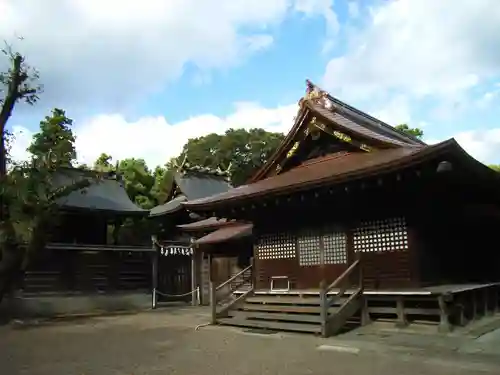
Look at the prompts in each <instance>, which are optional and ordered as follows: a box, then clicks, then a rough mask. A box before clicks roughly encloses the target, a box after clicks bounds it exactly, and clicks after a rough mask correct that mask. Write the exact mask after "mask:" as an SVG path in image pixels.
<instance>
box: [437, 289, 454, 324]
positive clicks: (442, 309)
mask: <svg viewBox="0 0 500 375" xmlns="http://www.w3.org/2000/svg"><path fill="white" fill-rule="evenodd" d="M438 304H439V328H438V330H439V332H450V331H451V326H450V321H449V319H448V316H449V313H448V306H447V305H446V301H445V298H444V296H443V295H440V296H438Z"/></svg>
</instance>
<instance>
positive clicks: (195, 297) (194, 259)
mask: <svg viewBox="0 0 500 375" xmlns="http://www.w3.org/2000/svg"><path fill="white" fill-rule="evenodd" d="M199 258H200V257H199V249H198V246H196V244H194V243H193V241H191V290H192V291H194V290H195V289H198V291H197V292H193V293H191V305H193V306H197V305H198V304H199V303H200V285H199V282H198V268H199Z"/></svg>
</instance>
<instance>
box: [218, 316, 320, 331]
mask: <svg viewBox="0 0 500 375" xmlns="http://www.w3.org/2000/svg"><path fill="white" fill-rule="evenodd" d="M217 321H218V323H219V324H223V325H228V326H235V327H246V328H264V329H269V330H273V331H292V332H309V333H321V326H320V325H318V324H306V323H292V322H276V321H267V320H252V319H241V318H219V319H217Z"/></svg>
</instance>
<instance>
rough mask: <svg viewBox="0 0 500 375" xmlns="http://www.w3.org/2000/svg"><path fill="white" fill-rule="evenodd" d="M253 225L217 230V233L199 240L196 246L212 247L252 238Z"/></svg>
mask: <svg viewBox="0 0 500 375" xmlns="http://www.w3.org/2000/svg"><path fill="white" fill-rule="evenodd" d="M252 228H253V225H252V224H238V225H230V226H225V227H223V228H220V229H217V230H216V231H215V232H212V233H209V234H207V235H206V236H204V237H201V238H199V239H197V240H196V241H195V242H194V243H195V244H196V245H210V244H216V243H220V242H225V241H229V240H236V239H238V238H242V237H246V236H250V235H251V234H252Z"/></svg>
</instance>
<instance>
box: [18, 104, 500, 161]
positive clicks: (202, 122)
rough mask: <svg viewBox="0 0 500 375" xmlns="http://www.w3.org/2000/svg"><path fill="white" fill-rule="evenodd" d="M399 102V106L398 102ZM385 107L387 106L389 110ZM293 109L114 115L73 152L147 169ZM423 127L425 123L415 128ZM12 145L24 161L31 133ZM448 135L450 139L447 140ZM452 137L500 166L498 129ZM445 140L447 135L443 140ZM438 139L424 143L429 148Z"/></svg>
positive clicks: (86, 126)
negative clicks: (180, 117)
mask: <svg viewBox="0 0 500 375" xmlns="http://www.w3.org/2000/svg"><path fill="white" fill-rule="evenodd" d="M401 103H403V102H399V104H401ZM392 105H393V109H394V112H392V113H391V112H390V110H387V111H386V112H384V113H382V112H381V113H379V114H375V113H374V115H380V119H384V120H391V119H392V120H393V121H391V122H390V123H392V124H396V123H403V122H407V121H406V119H407V118H408V116H409V115H408V113H407V112H405V110H404V109H402V108H404V106H403V104H401V105H398V100H396V101H395V102H393V103H392ZM388 108H390V107H388ZM297 110H298V108H297V105H296V104H293V105H286V106H282V107H278V108H263V107H261V106H259V105H258V104H257V103H253V102H240V103H235V112H233V113H232V114H230V115H229V116H227V117H223V118H222V117H217V116H214V115H211V114H205V115H199V116H195V117H192V118H189V119H187V120H184V121H181V122H178V123H174V124H170V123H169V122H168V120H167V119H166V118H165V117H161V116H159V117H142V118H139V119H137V120H135V121H127V120H126V119H125V118H124V117H123V116H121V115H119V114H109V115H100V116H96V117H93V118H91V119H90V120H88V121H85V122H83V123H82V124H80V125H79V126H76V127H75V129H74V131H75V135H76V138H77V139H76V148H77V152H78V161H79V162H81V163H87V164H89V165H91V164H92V163H93V162H94V161H95V159H97V157H98V156H99V155H100V154H101V153H102V152H105V153H107V154H110V155H112V156H113V158H114V159H115V160H122V159H125V158H130V157H142V158H144V159H145V160H146V163H147V164H148V165H149V166H150V167H154V166H156V165H162V164H164V163H165V162H167V161H168V160H169V159H170V158H171V157H175V156H177V155H179V153H180V152H181V150H182V146H183V145H184V144H185V143H186V141H187V140H188V139H189V138H193V137H200V136H204V135H207V134H209V133H212V132H215V133H219V134H221V133H224V132H225V131H226V130H227V129H229V128H246V129H249V128H254V127H258V128H264V129H266V130H268V131H274V132H283V133H285V134H286V133H287V132H288V131H289V130H290V128H291V126H292V123H293V117H294V116H295V114H296V113H297ZM415 126H418V127H420V128H424V127H425V124H424V123H420V124H416V125H415ZM13 132H14V135H15V142H14V143H13V145H12V146H13V147H12V151H11V153H12V157H13V158H14V159H15V160H23V159H26V158H27V153H26V148H27V147H28V145H29V143H30V141H31V137H32V136H33V133H32V132H30V131H29V130H27V129H25V128H23V127H20V126H14V127H13ZM451 136H453V135H450V137H451ZM454 137H455V139H456V140H457V141H458V142H459V143H460V145H461V146H462V147H463V148H464V149H465V150H466V151H467V152H468V153H470V154H471V155H472V156H473V157H475V158H476V159H478V160H479V161H481V162H483V163H498V164H500V128H497V129H490V130H471V131H464V132H459V133H457V134H455V136H454ZM446 138H449V137H446ZM439 141H441V140H438V139H426V142H427V143H428V144H433V143H437V142H439Z"/></svg>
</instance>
